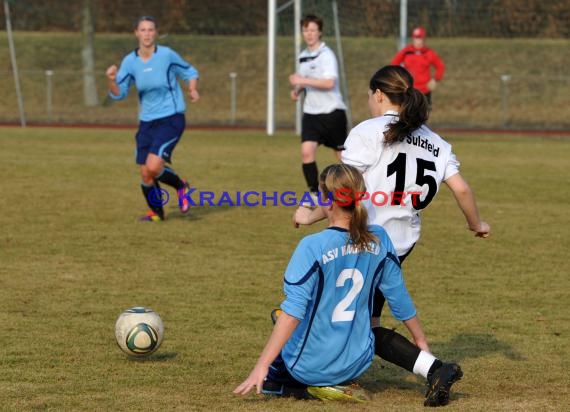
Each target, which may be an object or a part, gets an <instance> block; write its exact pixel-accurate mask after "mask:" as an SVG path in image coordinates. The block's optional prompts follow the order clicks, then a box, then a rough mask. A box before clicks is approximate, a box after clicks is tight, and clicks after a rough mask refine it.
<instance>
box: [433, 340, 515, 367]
mask: <svg viewBox="0 0 570 412" xmlns="http://www.w3.org/2000/svg"><path fill="white" fill-rule="evenodd" d="M430 349H431V350H432V351H433V353H435V354H436V355H437V356H439V357H441V358H442V359H445V360H453V361H455V362H460V361H462V360H464V359H469V358H478V357H482V356H487V355H490V354H493V353H502V354H503V355H504V356H505V357H506V358H507V359H510V360H513V361H524V360H525V358H524V357H523V356H522V355H521V354H520V353H518V352H517V351H516V350H515V349H513V347H512V346H511V345H508V344H506V343H503V342H501V341H499V340H498V339H497V338H496V337H495V336H494V335H493V334H491V333H464V334H461V335H456V336H455V337H454V338H453V339H451V340H450V341H449V342H448V343H434V344H430Z"/></svg>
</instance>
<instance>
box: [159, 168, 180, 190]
mask: <svg viewBox="0 0 570 412" xmlns="http://www.w3.org/2000/svg"><path fill="white" fill-rule="evenodd" d="M157 179H158V180H159V181H160V182H162V183H164V184H167V185H168V186H172V187H173V188H175V189H176V190H178V189H182V188H183V187H184V182H183V181H182V179H180V177H178V175H177V174H176V172H175V171H174V170H172V169H171V168H169V167H164V169H162V173H161V174H160V175H159V176H158V177H157Z"/></svg>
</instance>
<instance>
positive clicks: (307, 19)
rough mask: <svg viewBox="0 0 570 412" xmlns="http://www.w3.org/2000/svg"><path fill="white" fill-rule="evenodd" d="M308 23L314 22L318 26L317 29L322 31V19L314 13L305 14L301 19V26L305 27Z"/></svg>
mask: <svg viewBox="0 0 570 412" xmlns="http://www.w3.org/2000/svg"><path fill="white" fill-rule="evenodd" d="M309 23H315V24H316V25H317V27H318V28H319V31H323V20H322V19H321V18H320V17H317V16H315V15H314V14H307V15H306V16H305V17H303V18H302V19H301V27H307V26H308V25H309Z"/></svg>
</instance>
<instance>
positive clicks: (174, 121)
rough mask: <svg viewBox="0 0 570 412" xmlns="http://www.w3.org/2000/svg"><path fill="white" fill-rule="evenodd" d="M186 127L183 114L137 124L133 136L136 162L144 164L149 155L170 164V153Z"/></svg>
mask: <svg viewBox="0 0 570 412" xmlns="http://www.w3.org/2000/svg"><path fill="white" fill-rule="evenodd" d="M185 127H186V118H185V117H184V114H182V113H177V114H173V115H172V116H168V117H163V118H161V119H156V120H151V121H150V122H144V121H142V120H141V122H140V123H139V130H138V131H137V134H136V136H135V139H136V141H137V150H136V152H135V157H136V162H137V164H139V165H144V164H145V163H146V158H147V156H148V155H149V153H152V154H155V155H157V156H158V157H161V158H162V159H163V160H164V161H165V162H167V163H170V162H171V161H170V158H171V156H172V152H173V151H174V148H175V147H176V144H177V143H178V141H179V140H180V137H182V133H183V132H184V128H185Z"/></svg>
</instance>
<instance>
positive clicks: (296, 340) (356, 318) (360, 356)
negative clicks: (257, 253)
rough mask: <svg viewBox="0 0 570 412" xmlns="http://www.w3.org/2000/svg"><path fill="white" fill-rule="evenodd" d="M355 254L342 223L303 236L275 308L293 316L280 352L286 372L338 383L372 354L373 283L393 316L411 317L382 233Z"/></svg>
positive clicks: (393, 255)
mask: <svg viewBox="0 0 570 412" xmlns="http://www.w3.org/2000/svg"><path fill="white" fill-rule="evenodd" d="M370 230H371V231H372V233H374V234H375V235H376V236H377V237H378V239H379V240H380V244H379V245H376V244H375V245H373V247H372V250H371V251H370V252H362V253H356V250H355V249H354V247H352V244H351V243H347V242H348V239H349V236H348V232H347V231H346V230H344V229H340V228H336V227H330V228H327V229H325V230H323V231H322V232H319V233H316V234H313V235H309V236H307V237H305V238H304V239H303V240H301V242H300V243H299V245H298V246H297V249H296V250H295V252H294V253H293V257H292V258H291V261H290V262H289V265H288V267H287V270H286V272H285V286H284V291H285V296H286V298H285V300H284V301H283V303H282V304H281V309H282V310H283V311H284V312H285V313H287V314H289V315H291V316H293V317H295V318H297V319H299V320H300V322H301V323H300V324H299V325H298V326H297V328H296V329H295V332H294V333H293V335H292V336H291V338H290V339H289V340H288V341H287V343H286V344H285V346H284V348H283V350H282V353H281V356H282V357H283V360H284V361H285V364H286V366H287V369H288V370H289V372H290V373H291V375H292V376H293V377H294V378H295V379H297V380H298V381H300V382H303V383H305V384H307V385H314V386H329V385H338V384H340V383H342V382H345V381H348V380H351V379H355V378H357V377H358V376H360V375H361V374H362V373H363V372H364V371H365V370H366V369H367V368H368V367H369V366H370V363H371V362H372V359H373V357H374V334H373V333H372V330H371V328H370V316H371V313H372V297H373V295H374V290H375V289H376V288H378V289H380V290H381V291H382V293H383V294H384V296H385V297H386V300H387V301H388V304H389V306H390V309H391V311H392V314H393V315H394V317H395V318H396V319H398V320H407V319H410V318H412V317H413V316H415V315H416V309H415V307H414V304H413V302H412V299H411V298H410V295H409V294H408V291H407V289H406V286H405V284H404V280H403V277H402V272H401V270H400V264H399V261H398V256H397V255H396V252H395V250H394V246H393V245H392V242H391V241H390V238H389V237H388V235H387V234H386V231H385V230H384V229H383V228H381V227H380V226H370Z"/></svg>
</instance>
